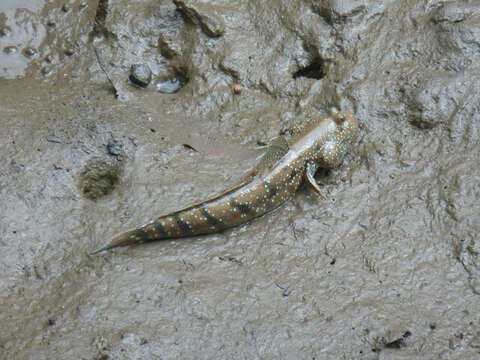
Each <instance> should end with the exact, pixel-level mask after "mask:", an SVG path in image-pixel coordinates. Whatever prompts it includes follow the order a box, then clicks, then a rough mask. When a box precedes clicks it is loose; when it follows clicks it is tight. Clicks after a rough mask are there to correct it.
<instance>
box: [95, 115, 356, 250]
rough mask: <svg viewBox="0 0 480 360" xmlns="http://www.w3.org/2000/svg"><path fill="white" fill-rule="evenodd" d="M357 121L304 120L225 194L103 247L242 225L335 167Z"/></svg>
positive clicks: (351, 139) (333, 117) (337, 117)
mask: <svg viewBox="0 0 480 360" xmlns="http://www.w3.org/2000/svg"><path fill="white" fill-rule="evenodd" d="M357 131H358V126H357V120H356V118H355V116H354V115H352V114H349V113H343V112H338V111H337V110H335V109H334V110H332V111H331V113H330V115H329V116H326V117H322V118H320V119H317V120H315V121H308V122H305V123H303V124H301V125H300V126H298V127H296V128H294V129H293V131H292V132H293V133H294V134H296V135H295V136H294V137H293V139H292V140H291V141H290V143H289V144H287V142H286V140H285V139H283V138H280V140H282V141H283V142H284V149H283V150H278V146H277V150H276V151H272V152H271V153H270V155H271V154H273V160H274V161H270V162H271V164H269V162H268V161H265V159H266V160H268V156H267V155H268V152H267V153H266V155H265V156H264V159H263V160H264V161H263V163H262V161H261V162H260V163H261V164H260V166H257V168H256V169H255V170H254V171H253V172H252V173H251V174H250V176H249V177H248V180H247V181H245V182H243V183H242V184H241V185H239V186H237V187H234V188H232V189H231V190H229V191H226V192H225V193H223V194H221V195H219V196H216V197H214V198H211V199H209V200H206V201H204V202H201V203H198V204H195V205H192V206H189V207H187V208H184V209H182V210H179V211H175V212H173V213H169V214H167V215H164V216H161V217H159V218H158V219H156V220H154V221H153V222H151V223H149V224H147V225H145V226H142V227H140V228H138V229H135V230H132V231H129V232H126V233H123V234H120V235H118V236H117V237H115V238H114V239H113V240H112V241H111V242H110V243H109V244H108V245H107V246H105V247H103V248H102V249H100V250H98V251H96V252H100V251H103V250H107V249H111V248H114V247H117V246H124V245H132V244H139V243H144V242H149V241H155V240H161V239H171V238H180V237H188V236H195V235H202V234H210V233H215V232H219V231H222V230H224V229H227V228H231V227H234V226H237V225H240V224H243V223H245V222H247V221H249V220H251V219H253V218H256V217H259V216H262V215H264V214H265V213H267V212H269V211H271V210H273V209H275V208H276V207H278V206H280V205H281V204H283V203H284V202H286V201H287V200H288V199H290V198H291V197H292V196H293V195H294V194H295V192H296V191H297V189H298V188H299V186H300V184H301V182H302V180H303V179H304V178H307V179H308V180H309V181H310V182H311V183H312V185H313V186H314V187H315V188H316V189H317V190H319V189H318V186H316V183H313V182H314V180H313V175H314V173H315V171H316V169H317V168H318V167H323V168H332V167H335V166H338V165H339V164H340V163H341V162H342V160H343V158H344V156H345V154H346V153H347V151H348V150H349V149H350V147H351V145H352V143H353V142H354V140H355V138H356V135H357Z"/></svg>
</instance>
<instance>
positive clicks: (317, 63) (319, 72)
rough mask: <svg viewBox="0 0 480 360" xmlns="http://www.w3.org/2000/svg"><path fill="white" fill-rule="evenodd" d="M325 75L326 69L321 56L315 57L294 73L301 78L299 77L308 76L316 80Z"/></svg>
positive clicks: (294, 75) (294, 76) (295, 76)
mask: <svg viewBox="0 0 480 360" xmlns="http://www.w3.org/2000/svg"><path fill="white" fill-rule="evenodd" d="M324 76H325V71H324V62H323V59H322V58H320V57H318V56H317V57H315V58H314V59H313V60H312V61H311V62H310V64H308V65H307V66H305V67H304V68H302V69H300V70H297V71H296V72H295V73H294V74H293V78H294V79H296V78H299V77H306V78H309V79H315V80H320V79H323V77H324Z"/></svg>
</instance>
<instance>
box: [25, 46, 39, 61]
mask: <svg viewBox="0 0 480 360" xmlns="http://www.w3.org/2000/svg"><path fill="white" fill-rule="evenodd" d="M22 53H23V55H24V56H25V57H27V58H33V57H34V56H35V55H37V50H36V49H34V48H32V47H26V48H25V49H23V52H22Z"/></svg>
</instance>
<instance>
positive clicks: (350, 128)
mask: <svg viewBox="0 0 480 360" xmlns="http://www.w3.org/2000/svg"><path fill="white" fill-rule="evenodd" d="M330 117H331V118H332V120H333V121H334V122H335V124H336V128H337V132H338V136H339V137H340V138H339V139H338V141H341V142H342V143H345V144H346V145H347V144H348V145H349V144H352V143H353V142H354V141H355V139H356V138H357V134H358V122H357V118H356V117H355V115H353V114H351V113H348V112H343V111H339V110H338V109H337V108H335V107H332V108H331V109H330Z"/></svg>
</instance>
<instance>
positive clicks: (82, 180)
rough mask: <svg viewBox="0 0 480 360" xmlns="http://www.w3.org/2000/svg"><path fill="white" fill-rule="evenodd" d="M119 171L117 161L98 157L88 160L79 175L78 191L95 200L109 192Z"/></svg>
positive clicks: (113, 186) (117, 177)
mask: <svg viewBox="0 0 480 360" xmlns="http://www.w3.org/2000/svg"><path fill="white" fill-rule="evenodd" d="M120 171H121V166H120V163H119V162H116V163H115V162H110V161H105V160H103V159H98V158H95V159H91V160H89V161H88V162H87V163H86V164H85V166H84V167H83V169H82V171H81V172H80V175H79V181H78V185H79V189H80V192H81V193H82V195H83V196H84V197H85V198H87V199H90V200H96V199H98V198H100V197H102V196H105V195H107V194H109V193H110V192H112V190H113V189H114V188H115V185H116V184H117V182H118V179H119V176H120Z"/></svg>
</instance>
